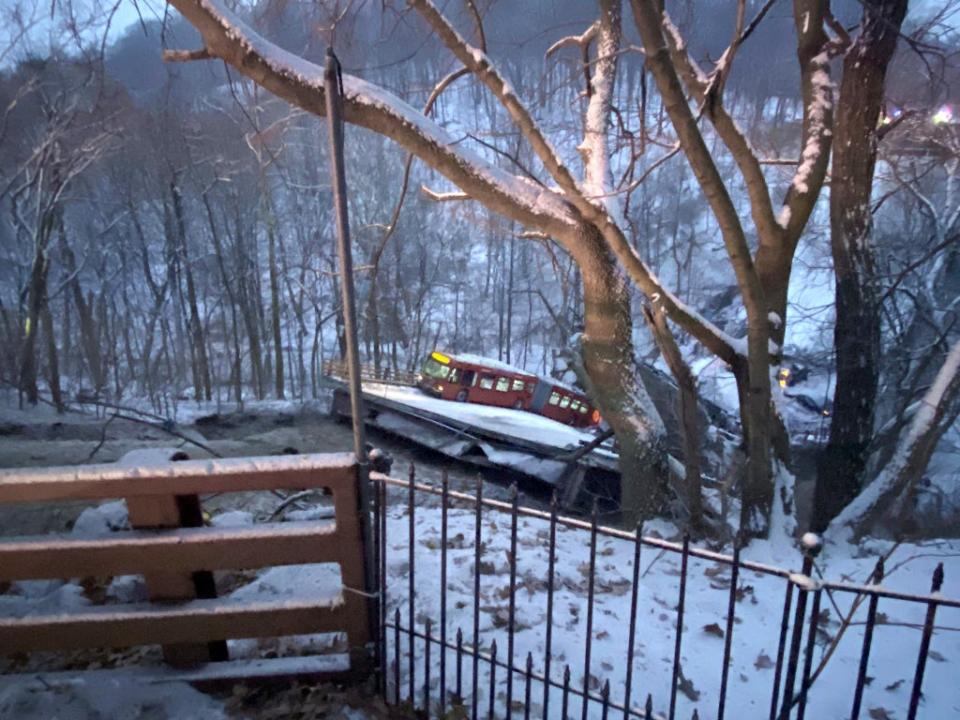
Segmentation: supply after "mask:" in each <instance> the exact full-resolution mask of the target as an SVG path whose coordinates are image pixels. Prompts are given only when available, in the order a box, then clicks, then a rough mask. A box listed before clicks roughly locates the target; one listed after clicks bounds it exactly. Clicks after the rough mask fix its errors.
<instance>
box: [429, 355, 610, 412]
mask: <svg viewBox="0 0 960 720" xmlns="http://www.w3.org/2000/svg"><path fill="white" fill-rule="evenodd" d="M418 386H419V387H420V389H421V390H423V392H425V393H427V394H428V395H432V396H433V397H438V398H443V399H444V400H456V401H457V402H471V403H478V404H480V405H493V406H496V407H508V408H514V409H516V410H527V411H528V412H532V413H536V414H538V415H543V416H544V417H548V418H550V419H551V420H556V421H557V422H561V423H565V424H567V425H573V426H575V427H590V426H593V425H597V424H599V423H600V413H599V412H598V411H597V410H596V409H595V408H594V407H593V406H592V405H591V404H590V401H589V400H588V399H587V397H586V396H585V395H584V394H583V393H582V392H580V391H579V390H574V389H573V388H572V387H570V386H569V385H566V384H564V383H562V382H560V381H559V380H554V379H552V378H547V377H538V376H536V375H533V374H531V373H528V372H527V371H526V370H521V369H520V368H516V367H513V366H511V365H507V364H506V363H502V362H499V361H497V360H491V359H489V358H484V357H480V356H478V355H469V354H465V353H460V354H457V355H451V354H447V353H442V352H437V351H434V352H432V353H430V355H429V356H428V357H427V359H426V360H425V361H424V363H423V368H422V371H421V375H420V380H419V383H418Z"/></svg>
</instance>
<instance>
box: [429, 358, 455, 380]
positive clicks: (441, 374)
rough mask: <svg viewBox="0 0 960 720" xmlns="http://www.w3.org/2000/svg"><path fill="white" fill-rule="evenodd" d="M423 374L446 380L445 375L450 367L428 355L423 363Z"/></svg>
mask: <svg viewBox="0 0 960 720" xmlns="http://www.w3.org/2000/svg"><path fill="white" fill-rule="evenodd" d="M423 374H424V375H426V376H427V377H432V378H438V379H439V380H446V379H447V375H449V374H450V368H449V367H448V366H446V365H441V364H440V363H438V362H437V361H436V360H434V359H433V358H432V357H428V358H427V361H426V362H425V363H424V364H423Z"/></svg>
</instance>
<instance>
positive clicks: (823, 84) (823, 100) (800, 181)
mask: <svg viewBox="0 0 960 720" xmlns="http://www.w3.org/2000/svg"><path fill="white" fill-rule="evenodd" d="M810 65H811V67H812V68H813V72H812V73H811V75H810V84H811V86H812V87H811V98H810V104H809V105H808V106H807V119H808V121H809V127H808V128H807V142H806V145H804V148H803V152H802V153H801V154H800V165H799V166H798V167H797V172H796V174H795V175H794V176H793V189H794V190H796V191H797V192H799V193H807V192H809V191H810V187H809V185H808V182H809V180H810V174H811V173H812V172H813V168H814V167H815V166H816V164H817V162H818V161H819V159H820V156H821V154H822V152H823V138H825V137H827V136H829V134H830V130H829V128H828V127H827V123H828V121H829V119H830V109H831V108H832V107H833V83H832V82H831V81H830V75H829V72H828V71H829V68H830V58H829V56H828V55H827V53H826V52H822V53H820V54H819V55H816V56H815V57H813V58H812V59H811V60H810ZM782 217H783V216H781V218H782ZM788 219H789V218H788ZM781 224H782V223H781Z"/></svg>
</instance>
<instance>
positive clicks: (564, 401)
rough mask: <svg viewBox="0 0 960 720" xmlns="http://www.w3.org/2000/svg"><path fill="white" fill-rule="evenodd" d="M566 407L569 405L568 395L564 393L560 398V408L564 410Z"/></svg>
mask: <svg viewBox="0 0 960 720" xmlns="http://www.w3.org/2000/svg"><path fill="white" fill-rule="evenodd" d="M568 407H570V397H569V396H567V395H564V396H563V397H562V398H560V409H561V410H566V409H567V408H568Z"/></svg>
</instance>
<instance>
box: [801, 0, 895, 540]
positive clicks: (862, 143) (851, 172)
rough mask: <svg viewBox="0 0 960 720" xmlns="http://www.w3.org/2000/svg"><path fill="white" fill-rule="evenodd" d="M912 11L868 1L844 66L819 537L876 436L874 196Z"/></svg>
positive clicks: (850, 491) (817, 501)
mask: <svg viewBox="0 0 960 720" xmlns="http://www.w3.org/2000/svg"><path fill="white" fill-rule="evenodd" d="M906 11H907V0H865V1H864V2H863V20H862V29H861V32H860V35H859V36H858V37H857V39H856V40H855V41H854V43H853V45H852V46H851V47H850V49H849V50H848V51H847V54H846V57H845V59H844V62H843V80H842V82H841V85H840V95H839V102H838V107H837V112H836V125H835V128H834V133H835V140H834V143H833V148H834V150H833V169H832V177H831V187H830V236H831V237H830V239H831V249H832V252H833V266H834V273H835V275H836V313H837V319H836V325H835V326H834V346H835V348H836V366H837V383H836V389H835V391H834V401H833V417H832V421H831V424H830V439H829V441H828V443H827V446H826V448H824V451H823V453H822V455H821V456H820V458H819V461H818V467H817V487H816V492H815V494H814V508H813V529H814V530H818V531H820V530H823V529H824V528H826V527H827V525H828V524H829V523H830V521H831V520H832V519H833V518H834V517H836V516H837V514H838V513H839V512H840V511H841V510H842V509H843V508H844V507H845V506H846V505H847V503H849V502H850V501H851V500H852V499H853V498H854V497H855V496H856V494H857V492H858V490H859V488H860V484H861V482H862V480H863V471H864V467H865V465H866V461H867V450H868V446H869V443H870V439H871V437H872V435H873V419H874V406H875V403H876V395H877V376H878V373H879V368H878V363H879V359H880V306H879V302H878V299H877V295H876V288H875V286H874V282H875V277H874V254H873V248H872V246H871V244H870V235H871V206H870V195H871V191H872V189H873V174H874V167H875V164H876V159H877V134H876V129H877V122H878V119H879V115H880V109H881V105H882V103H883V88H884V81H885V79H886V72H887V65H888V64H889V62H890V59H891V57H892V56H893V53H894V51H895V50H896V46H897V36H898V34H899V31H900V25H901V24H902V22H903V18H904V15H905V14H906Z"/></svg>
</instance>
